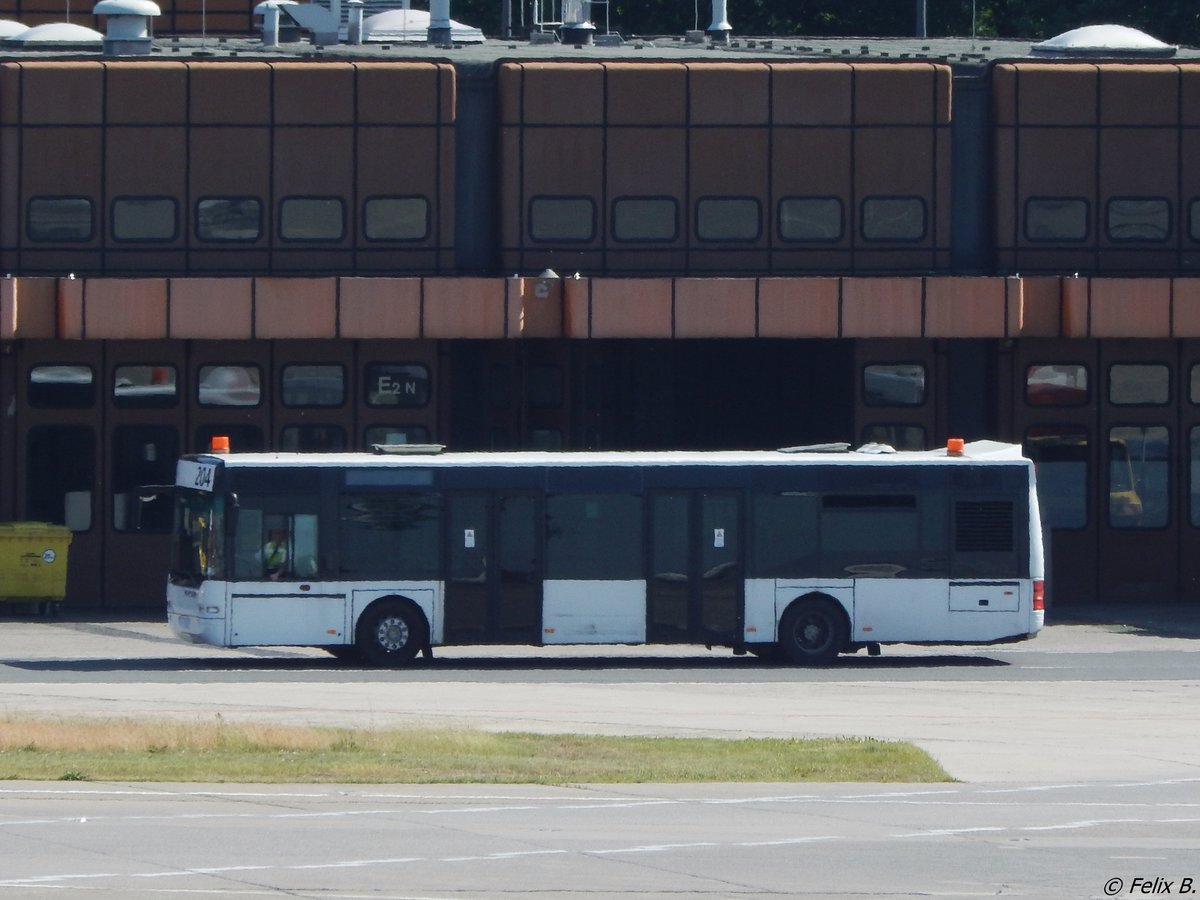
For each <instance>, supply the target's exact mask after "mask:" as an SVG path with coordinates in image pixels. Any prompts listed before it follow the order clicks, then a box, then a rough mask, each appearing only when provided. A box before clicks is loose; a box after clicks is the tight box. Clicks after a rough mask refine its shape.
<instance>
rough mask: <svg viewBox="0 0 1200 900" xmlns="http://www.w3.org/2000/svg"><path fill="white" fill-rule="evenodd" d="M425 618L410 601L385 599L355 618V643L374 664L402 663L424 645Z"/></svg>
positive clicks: (408, 659)
mask: <svg viewBox="0 0 1200 900" xmlns="http://www.w3.org/2000/svg"><path fill="white" fill-rule="evenodd" d="M427 641H428V638H427V637H426V629H425V618H424V616H422V615H421V613H420V612H419V611H418V610H417V609H416V607H414V606H413V605H412V604H409V603H404V602H402V601H399V600H384V601H380V602H378V603H375V604H373V605H371V606H369V607H368V608H367V611H366V612H364V613H363V614H362V617H361V618H360V619H359V620H358V628H357V629H356V630H355V633H354V643H355V646H356V647H358V650H359V652H360V653H362V655H363V658H364V659H366V661H367V662H369V663H371V664H372V665H375V666H403V665H406V664H407V663H409V662H411V661H412V659H413V657H414V656H416V655H417V654H418V653H419V652H420V651H421V648H422V647H424V646H425V644H426V643H427Z"/></svg>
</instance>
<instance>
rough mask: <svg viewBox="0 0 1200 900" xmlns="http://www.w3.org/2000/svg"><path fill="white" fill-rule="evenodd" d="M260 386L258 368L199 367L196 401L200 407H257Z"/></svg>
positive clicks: (260, 390)
mask: <svg viewBox="0 0 1200 900" xmlns="http://www.w3.org/2000/svg"><path fill="white" fill-rule="evenodd" d="M261 385H262V379H261V376H260V373H259V369H258V366H201V367H200V379H199V382H198V386H197V391H198V393H197V400H199V402H200V405H201V406H258V404H259V401H261V400H262V387H261Z"/></svg>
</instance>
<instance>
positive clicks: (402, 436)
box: [365, 425, 429, 448]
mask: <svg viewBox="0 0 1200 900" xmlns="http://www.w3.org/2000/svg"><path fill="white" fill-rule="evenodd" d="M365 443H366V446H367V447H368V448H370V447H373V446H374V445H376V444H428V443H429V429H428V428H426V427H425V426H424V425H373V426H371V427H370V428H368V429H367V431H366V440H365Z"/></svg>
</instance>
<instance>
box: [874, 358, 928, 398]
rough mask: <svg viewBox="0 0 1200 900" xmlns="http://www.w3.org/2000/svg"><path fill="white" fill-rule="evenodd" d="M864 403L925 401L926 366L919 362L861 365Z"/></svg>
mask: <svg viewBox="0 0 1200 900" xmlns="http://www.w3.org/2000/svg"><path fill="white" fill-rule="evenodd" d="M863 402H864V403H866V404H867V406H920V405H921V404H922V403H924V402H925V367H924V366H923V365H921V364H920V363H892V364H888V365H873V366H867V367H866V368H864V369H863Z"/></svg>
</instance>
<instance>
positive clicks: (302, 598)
mask: <svg viewBox="0 0 1200 900" xmlns="http://www.w3.org/2000/svg"><path fill="white" fill-rule="evenodd" d="M229 608H230V611H231V613H232V615H231V617H230V626H231V627H230V640H229V643H230V645H231V646H235V647H237V646H253V645H256V644H279V645H283V646H320V645H321V644H344V643H347V639H346V597H345V595H344V594H324V595H320V594H318V595H316V596H313V595H311V594H301V595H297V594H281V595H272V594H233V595H232V597H231V598H230V604H229Z"/></svg>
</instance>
